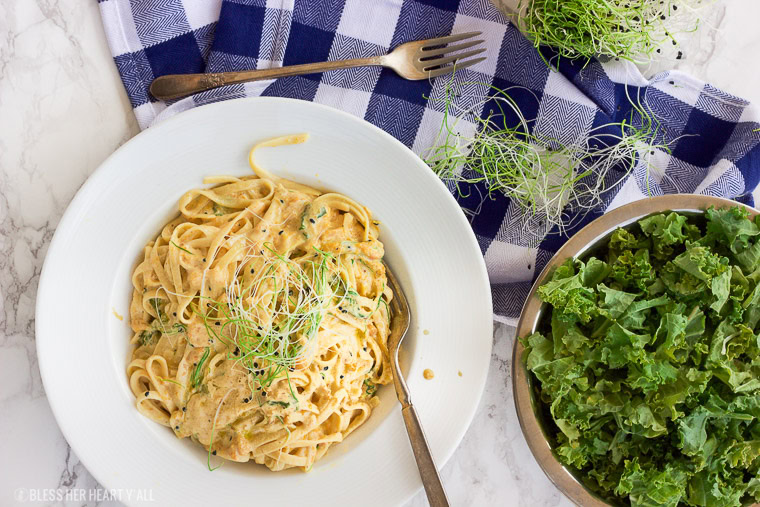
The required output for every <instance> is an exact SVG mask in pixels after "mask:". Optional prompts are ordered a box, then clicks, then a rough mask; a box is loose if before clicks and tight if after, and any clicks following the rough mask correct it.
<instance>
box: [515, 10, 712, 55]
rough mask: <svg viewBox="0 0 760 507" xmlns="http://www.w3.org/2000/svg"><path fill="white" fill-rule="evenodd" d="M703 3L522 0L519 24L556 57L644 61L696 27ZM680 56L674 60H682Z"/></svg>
mask: <svg viewBox="0 0 760 507" xmlns="http://www.w3.org/2000/svg"><path fill="white" fill-rule="evenodd" d="M704 3H707V0H521V1H520V7H519V10H520V12H521V13H522V14H521V16H520V19H519V23H520V26H521V29H522V30H523V32H524V33H525V34H526V35H527V36H528V37H529V38H530V39H531V40H532V41H533V43H534V44H535V46H536V47H539V46H540V45H547V46H550V47H552V48H554V49H555V50H556V51H557V54H558V55H559V57H560V58H570V59H576V58H585V59H588V58H591V57H594V56H600V55H603V56H609V57H617V58H623V59H626V60H631V61H635V62H639V63H643V62H647V61H649V60H651V59H652V57H653V56H655V55H656V54H657V53H661V52H662V51H663V46H665V47H668V46H669V47H672V46H675V45H677V40H676V38H675V36H676V35H677V34H679V33H684V32H691V31H695V30H696V29H697V28H698V26H699V19H698V18H697V15H696V12H695V11H696V9H697V8H699V7H701V6H702V5H703V4H704ZM681 56H682V54H681V53H680V52H679V53H678V55H677V58H681Z"/></svg>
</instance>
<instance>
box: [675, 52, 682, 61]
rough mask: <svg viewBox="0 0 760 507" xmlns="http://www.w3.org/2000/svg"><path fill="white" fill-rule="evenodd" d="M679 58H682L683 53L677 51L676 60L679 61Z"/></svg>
mask: <svg viewBox="0 0 760 507" xmlns="http://www.w3.org/2000/svg"><path fill="white" fill-rule="evenodd" d="M681 58H683V53H682V52H681V51H679V52H678V56H676V60H680V59H681Z"/></svg>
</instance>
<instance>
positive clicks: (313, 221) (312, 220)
mask: <svg viewBox="0 0 760 507" xmlns="http://www.w3.org/2000/svg"><path fill="white" fill-rule="evenodd" d="M309 222H311V223H313V224H316V223H317V221H316V220H314V219H313V218H310V219H309Z"/></svg>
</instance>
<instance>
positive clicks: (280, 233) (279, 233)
mask: <svg viewBox="0 0 760 507" xmlns="http://www.w3.org/2000/svg"><path fill="white" fill-rule="evenodd" d="M283 232H285V231H280V232H278V233H277V235H278V236H280V235H282V233H283Z"/></svg>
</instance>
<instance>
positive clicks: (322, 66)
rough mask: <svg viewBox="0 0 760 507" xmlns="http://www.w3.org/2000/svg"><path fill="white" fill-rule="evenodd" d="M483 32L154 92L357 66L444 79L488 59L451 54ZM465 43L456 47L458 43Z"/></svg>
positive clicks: (179, 82) (163, 82)
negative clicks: (455, 70)
mask: <svg viewBox="0 0 760 507" xmlns="http://www.w3.org/2000/svg"><path fill="white" fill-rule="evenodd" d="M480 34H481V32H468V33H459V34H456V35H449V36H448V37H438V38H437V39H425V40H416V41H412V42H406V43H404V44H401V45H400V46H398V47H397V48H396V49H394V50H393V51H391V52H390V53H388V54H387V55H380V56H371V57H369V58H354V59H351V60H335V61H332V62H321V63H304V64H301V65H289V66H287V67H277V68H274V69H261V70H245V71H240V72H217V73H213V74H169V75H166V76H161V77H158V78H156V79H154V80H153V82H152V83H151V85H150V93H151V95H153V96H154V97H155V98H157V99H159V100H166V99H178V98H180V97H185V96H187V95H192V94H193V93H198V92H202V91H204V90H210V89H212V88H218V87H220V86H224V85H229V84H236V83H247V82H249V81H261V80H265V79H275V78H278V77H287V76H299V75H302V74H314V73H317V72H327V71H330V70H339V69H351V68H353V67H369V66H381V67H387V68H389V69H393V70H394V71H395V72H396V74H398V75H399V76H401V77H403V78H404V79H410V80H412V81H419V80H421V79H429V78H432V77H436V76H442V75H444V74H449V73H451V72H453V71H454V67H455V66H456V68H457V69H464V68H466V67H470V66H472V65H475V64H476V63H479V62H482V61H483V60H485V57H481V58H472V59H470V60H465V59H466V58H470V57H472V56H475V55H479V54H480V53H482V52H483V51H485V50H486V48H479V49H473V50H471V51H466V52H464V53H457V54H451V53H454V52H457V51H463V50H465V49H470V48H472V47H475V46H477V45H478V44H481V43H483V42H484V41H483V40H467V39H472V38H473V37H475V36H478V35H480ZM460 41H467V42H462V43H461V44H455V45H452V46H447V44H452V43H454V42H460Z"/></svg>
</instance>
